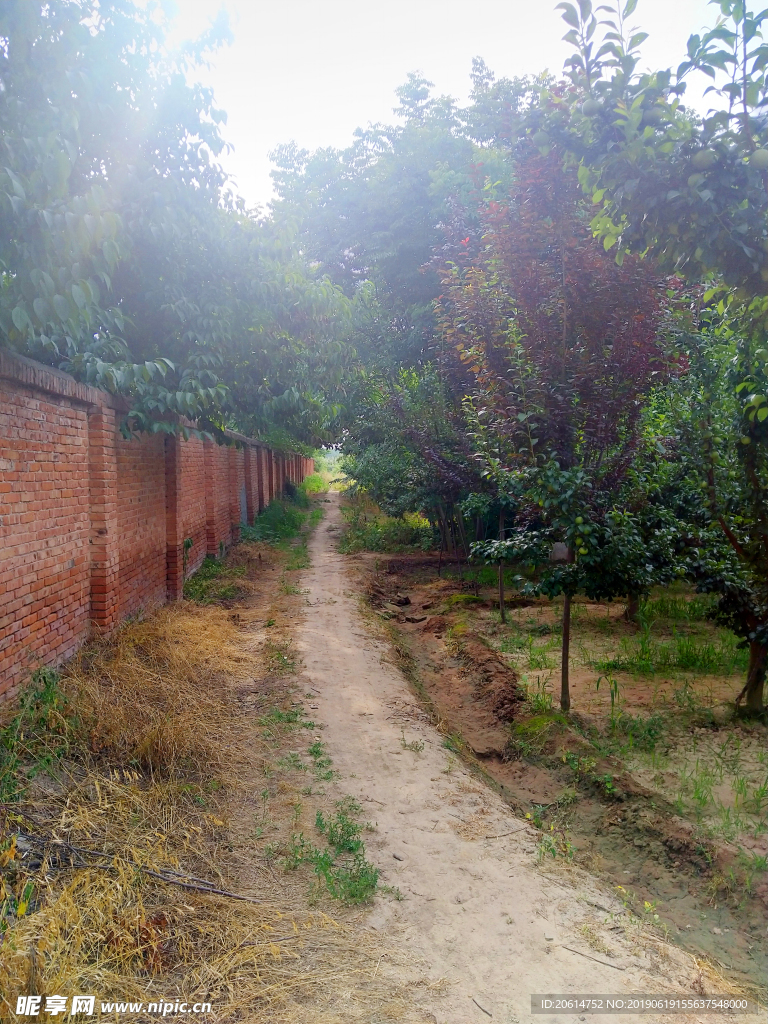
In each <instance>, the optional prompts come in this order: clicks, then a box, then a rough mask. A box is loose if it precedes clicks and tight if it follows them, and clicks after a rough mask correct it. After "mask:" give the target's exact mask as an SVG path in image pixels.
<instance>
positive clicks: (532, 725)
mask: <svg viewBox="0 0 768 1024" xmlns="http://www.w3.org/2000/svg"><path fill="white" fill-rule="evenodd" d="M565 726H566V720H565V718H564V716H563V715H561V714H560V713H559V712H547V713H541V714H538V715H534V716H533V717H532V718H529V719H527V720H526V721H523V722H515V723H514V724H513V726H512V732H511V735H510V740H509V743H510V747H511V749H512V750H513V751H514V752H516V753H517V754H518V755H519V756H521V757H537V756H539V755H540V754H541V753H542V752H543V750H544V747H545V746H546V745H547V743H548V741H549V740H550V739H551V738H552V736H553V735H554V734H555V733H556V732H559V731H561V730H562V729H563V728H564V727H565Z"/></svg>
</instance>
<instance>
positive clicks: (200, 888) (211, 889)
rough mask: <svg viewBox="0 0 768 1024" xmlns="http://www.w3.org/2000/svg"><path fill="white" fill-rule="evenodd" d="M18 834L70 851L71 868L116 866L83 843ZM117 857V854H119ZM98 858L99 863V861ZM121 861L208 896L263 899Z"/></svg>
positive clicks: (167, 870) (45, 846)
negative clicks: (86, 860)
mask: <svg viewBox="0 0 768 1024" xmlns="http://www.w3.org/2000/svg"><path fill="white" fill-rule="evenodd" d="M17 835H18V836H19V838H20V839H24V840H25V841H27V842H29V843H32V844H34V845H35V846H37V847H38V848H42V849H43V850H44V851H45V850H47V849H48V847H51V846H55V847H60V848H61V849H63V850H64V851H65V852H66V853H68V854H69V856H70V864H69V866H70V867H72V868H79V869H84V868H98V869H99V870H101V871H110V870H112V868H114V866H115V864H114V857H112V856H110V855H109V854H106V853H101V852H99V851H98V850H89V849H87V848H85V847H82V846H72V845H71V844H70V843H67V842H65V841H64V840H63V839H53V838H41V837H40V836H33V835H28V834H27V833H25V832H19V833H17ZM82 855H86V856H88V857H94V858H96V860H95V861H91V862H90V863H89V862H85V861H82V859H81V858H82ZM117 856H119V854H118V855H117ZM75 857H78V859H80V863H77V864H76V863H75V862H74V858H75ZM99 861H100V862H101V863H99ZM124 863H126V864H129V865H130V866H131V867H132V868H135V869H136V870H137V871H141V872H143V873H144V874H145V875H149V876H150V877H152V878H157V879H159V880H160V881H161V882H167V883H168V885H177V886H179V888H181V889H190V890H192V891H193V892H204V893H209V894H210V895H211V896H226V897H227V898H228V899H231V900H242V901H243V902H245V903H263V902H264V901H263V900H259V899H256V897H255V896H243V895H241V894H240V893H236V892H231V891H230V890H229V889H218V888H216V887H215V886H214V885H213V884H212V883H211V882H209V881H208V880H207V879H205V878H196V877H195V876H194V875H185V874H182V873H181V872H179V871H173V870H172V869H171V868H164V869H161V870H160V871H153V870H152V869H151V868H147V867H144V865H143V864H137V863H136V862H135V861H132V860H128V859H127V858H124Z"/></svg>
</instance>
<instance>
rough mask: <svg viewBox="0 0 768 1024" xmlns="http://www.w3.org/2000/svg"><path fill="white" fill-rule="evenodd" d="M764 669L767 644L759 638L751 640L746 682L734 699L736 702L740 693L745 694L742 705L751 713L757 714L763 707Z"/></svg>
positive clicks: (767, 660) (765, 667)
mask: <svg viewBox="0 0 768 1024" xmlns="http://www.w3.org/2000/svg"><path fill="white" fill-rule="evenodd" d="M766 669H768V646H767V645H766V644H762V643H760V642H759V640H753V641H752V642H751V643H750V645H749V668H748V669H747V683H746V686H745V687H744V689H743V690H742V691H741V693H740V694H739V697H738V699H737V701H736V703H737V704H738V703H739V700H741V697H742V695H743V696H745V697H746V701H745V704H744V706H745V708H746V710H747V711H748V712H749V713H750V714H753V715H759V714H761V713H762V712H763V710H764V709H765V705H764V704H763V688H764V684H765V674H766Z"/></svg>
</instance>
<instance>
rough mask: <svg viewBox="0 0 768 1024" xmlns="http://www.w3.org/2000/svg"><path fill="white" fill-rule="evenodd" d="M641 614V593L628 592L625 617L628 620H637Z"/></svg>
mask: <svg viewBox="0 0 768 1024" xmlns="http://www.w3.org/2000/svg"><path fill="white" fill-rule="evenodd" d="M639 615H640V595H639V594H627V607H626V610H625V612H624V618H625V619H626V620H627V622H637V620H638V617H639Z"/></svg>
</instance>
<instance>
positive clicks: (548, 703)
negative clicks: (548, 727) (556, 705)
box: [525, 676, 552, 714]
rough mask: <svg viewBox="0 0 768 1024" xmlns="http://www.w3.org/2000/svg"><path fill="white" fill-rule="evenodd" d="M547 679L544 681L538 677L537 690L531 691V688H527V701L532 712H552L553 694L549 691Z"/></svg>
mask: <svg viewBox="0 0 768 1024" xmlns="http://www.w3.org/2000/svg"><path fill="white" fill-rule="evenodd" d="M548 682H549V677H547V679H542V678H541V676H537V677H536V688H535V689H531V687H529V686H525V699H526V701H527V702H528V704H529V706H530V708H531V710H532V711H535V712H536V713H537V714H541V713H542V712H543V713H545V714H546V712H548V711H551V710H552V694H551V693H550V691H549V690H548V689H547V683H548Z"/></svg>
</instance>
